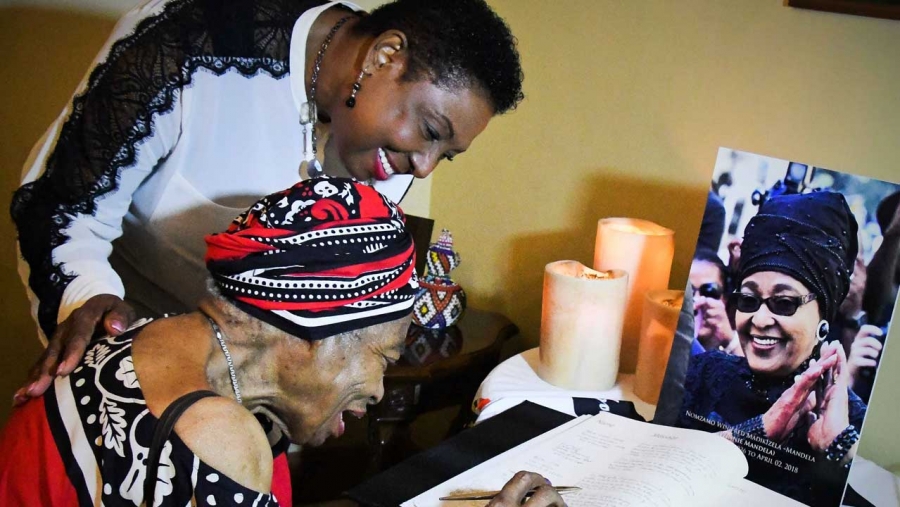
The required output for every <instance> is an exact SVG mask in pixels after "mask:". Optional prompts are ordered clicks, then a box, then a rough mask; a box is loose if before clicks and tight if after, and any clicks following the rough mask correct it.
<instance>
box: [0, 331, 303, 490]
mask: <svg viewBox="0 0 900 507" xmlns="http://www.w3.org/2000/svg"><path fill="white" fill-rule="evenodd" d="M134 331H135V330H134V329H133V330H131V331H129V332H127V333H125V334H124V335H122V336H121V337H117V338H109V337H108V338H103V339H100V340H97V341H94V342H92V343H91V345H90V346H89V347H88V350H87V353H86V354H85V357H84V359H82V362H81V364H80V365H79V367H78V368H76V369H75V371H74V372H73V373H72V374H71V375H69V376H67V377H62V378H57V379H56V381H55V382H54V383H53V385H51V387H50V389H48V390H47V392H46V393H45V394H44V396H42V397H40V398H37V399H33V400H30V401H28V402H27V403H26V404H25V405H23V406H21V407H19V408H17V409H16V410H15V411H13V413H12V415H11V417H10V419H9V422H8V423H7V425H6V427H5V428H4V429H3V431H2V433H0V505H2V506H7V505H9V506H18V505H23V506H29V507H31V506H65V507H68V506H72V505H82V506H93V505H99V504H101V503H103V504H106V505H132V504H137V503H139V502H141V501H142V500H143V484H144V474H145V473H146V463H147V460H146V458H147V454H148V452H149V448H150V442H151V439H152V436H153V432H154V430H155V428H156V423H157V420H156V418H155V417H153V415H152V414H150V412H149V410H148V409H147V407H146V404H145V402H144V399H143V394H142V392H141V390H140V385H139V383H138V381H137V377H136V376H135V374H134V369H133V364H132V359H131V339H132V338H133V336H134ZM273 452H274V451H273ZM273 465H274V466H273V474H272V486H271V493H272V494H271V495H270V494H264V493H260V492H257V491H253V490H250V489H248V488H246V487H244V486H241V485H240V484H238V483H236V482H234V481H233V480H232V479H230V478H229V477H228V476H226V475H224V474H222V473H221V472H219V471H218V470H216V469H214V468H212V467H211V466H209V465H208V464H206V463H205V462H203V460H201V459H199V457H197V456H196V455H194V453H193V452H192V451H191V450H190V449H189V448H188V447H187V446H186V445H185V444H184V443H183V442H182V441H181V439H180V438H178V436H177V434H175V433H172V434H171V435H170V436H169V439H167V441H166V442H165V445H164V446H163V447H162V451H161V453H160V468H159V471H158V472H157V475H156V477H157V490H156V495H157V496H156V504H157V505H159V506H160V507H169V506H178V507H183V506H184V505H196V506H198V507H199V506H207V505H209V506H212V505H215V506H218V507H221V506H226V505H229V506H232V505H233V506H238V505H241V506H242V505H254V506H270V507H271V506H273V505H277V504H280V505H288V506H289V505H291V502H292V500H293V499H292V494H291V482H290V472H289V470H288V465H287V457H286V454H285V453H284V452H278V453H277V454H276V458H275V462H274V464H273Z"/></svg>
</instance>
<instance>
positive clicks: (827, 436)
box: [806, 342, 850, 452]
mask: <svg viewBox="0 0 900 507" xmlns="http://www.w3.org/2000/svg"><path fill="white" fill-rule="evenodd" d="M820 357H821V358H822V359H821V361H820V363H825V361H827V360H829V359H834V361H833V362H834V366H833V367H831V379H832V382H830V384H829V385H828V386H826V387H825V393H824V397H823V399H822V401H821V403H820V404H819V405H820V406H821V407H822V408H821V410H820V413H818V414H815V418H816V420H815V422H813V423H812V425H811V426H810V427H809V432H808V433H807V434H806V438H807V439H808V440H809V445H810V446H812V448H813V449H815V450H817V451H819V452H824V451H825V449H826V448H827V447H828V446H829V445H830V444H831V442H833V441H834V439H835V438H837V436H838V435H840V434H841V432H842V431H844V429H845V428H847V426H849V425H850V416H849V395H848V394H847V389H848V388H849V386H850V371H849V368H848V367H847V357H846V356H845V355H844V347H842V346H841V344H840V343H838V342H831V343H826V344H824V345H822V349H821V354H820Z"/></svg>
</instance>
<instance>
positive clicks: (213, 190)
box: [11, 0, 522, 402]
mask: <svg viewBox="0 0 900 507" xmlns="http://www.w3.org/2000/svg"><path fill="white" fill-rule="evenodd" d="M521 81H522V71H521V67H520V64H519V56H518V53H517V51H516V48H515V40H514V38H513V36H512V34H511V33H510V31H509V28H508V27H507V26H506V24H505V23H504V22H503V20H502V19H500V18H499V17H498V16H497V15H496V14H495V13H494V12H493V11H492V10H491V9H490V8H489V7H488V6H487V5H486V4H485V2H484V1H483V0H454V1H452V2H447V1H444V0H397V1H396V2H393V3H391V4H388V5H385V6H383V7H381V8H379V9H377V10H375V11H374V12H373V13H372V14H371V15H366V14H365V13H364V12H361V11H360V9H359V8H358V7H356V6H355V5H353V4H351V3H349V2H343V1H341V2H331V3H327V2H324V1H321V0H253V1H250V0H147V1H145V2H144V3H143V4H142V5H140V6H139V7H137V8H136V9H135V10H133V11H131V12H130V13H128V14H127V15H126V16H125V17H123V18H122V20H121V21H120V22H119V24H118V25H117V27H116V29H115V31H114V34H113V36H112V37H111V39H110V41H109V42H108V43H107V45H106V46H105V47H104V49H103V50H102V52H101V54H100V56H98V58H97V59H96V61H95V66H94V68H93V69H92V70H91V71H90V73H89V75H88V77H87V78H86V79H85V81H84V82H83V83H82V84H81V85H80V87H79V89H78V91H77V93H76V95H75V97H74V98H73V100H72V102H71V103H70V104H69V105H68V107H67V108H66V109H65V110H64V111H63V112H62V114H61V115H60V116H59V118H58V119H57V121H56V122H55V123H54V124H53V125H52V126H51V127H50V129H49V130H48V131H47V133H46V134H45V136H44V137H43V139H42V140H41V141H40V142H39V143H38V145H37V146H36V147H35V149H34V150H33V151H32V154H31V157H30V158H29V160H28V162H27V164H26V168H25V174H24V177H23V185H22V187H21V188H20V189H19V190H18V191H17V192H16V194H15V196H14V198H13V202H12V206H11V213H12V216H13V219H14V221H15V223H16V226H17V228H18V231H19V247H20V250H21V253H22V257H23V258H24V263H22V264H20V272H21V273H22V276H23V278H24V279H25V280H26V281H27V286H28V289H29V291H28V292H29V297H30V298H31V301H32V310H33V313H34V314H35V317H36V319H37V321H38V322H39V324H40V329H41V330H42V332H43V336H47V337H51V338H50V340H49V344H48V348H47V351H46V352H45V354H44V356H43V357H42V359H41V360H40V361H39V363H38V364H37V365H36V366H35V368H34V370H33V372H32V376H31V380H30V381H29V383H28V384H27V385H26V386H25V387H24V388H23V389H21V390H20V391H19V392H17V393H16V401H17V402H21V401H24V400H25V399H27V398H28V397H30V396H36V395H39V394H40V393H42V392H43V391H44V390H45V389H46V388H47V386H48V385H49V383H50V381H51V378H52V376H53V375H56V374H68V373H70V372H71V371H72V369H73V368H74V367H75V365H76V364H77V362H78V360H79V359H80V357H81V355H82V354H83V353H84V350H85V346H86V344H87V342H88V341H89V340H90V338H91V336H92V335H93V334H94V333H95V332H96V331H103V330H104V329H105V331H106V332H108V333H110V334H111V335H117V334H119V333H121V332H122V331H123V330H125V329H126V328H127V327H128V326H129V325H130V323H131V322H132V321H133V320H134V319H135V316H136V315H140V316H145V315H160V314H163V313H166V312H173V311H174V312H178V311H185V310H187V309H189V308H192V307H194V306H195V305H196V303H197V301H198V300H199V298H200V297H201V296H202V294H203V292H204V282H203V279H204V269H203V253H204V245H203V237H204V236H205V235H206V234H208V233H211V232H213V231H215V230H217V229H220V228H222V227H223V226H224V225H226V224H228V223H229V221H230V220H231V219H232V218H233V217H234V216H236V215H237V214H239V213H240V212H241V211H242V209H243V208H245V207H246V206H247V205H249V204H250V203H252V202H254V201H255V199H256V198H257V197H258V196H259V195H265V194H268V193H271V192H272V191H273V190H276V189H280V188H285V187H287V186H290V185H292V184H293V183H295V182H296V181H297V179H299V178H301V177H304V178H305V177H309V176H315V175H318V174H319V173H320V171H322V170H323V168H322V167H321V166H320V165H319V163H318V159H317V158H316V157H317V155H318V158H323V155H324V172H325V173H326V174H327V175H331V176H351V177H353V178H356V179H357V180H360V181H365V182H370V183H371V184H373V185H374V186H375V188H377V189H378V190H379V191H381V192H382V193H383V194H384V195H386V196H388V197H389V198H390V199H392V200H394V201H399V200H401V199H402V197H403V195H404V194H405V193H406V190H407V189H408V187H409V185H410V184H411V181H412V178H413V177H419V178H424V177H426V176H427V175H428V174H430V173H431V172H432V171H433V170H434V168H435V166H436V165H437V164H438V162H440V161H441V160H442V159H448V160H450V159H452V158H453V157H454V156H456V155H457V154H459V153H462V152H464V151H465V150H466V149H467V148H468V147H469V145H470V144H471V142H472V140H473V139H474V138H475V137H476V136H477V135H478V134H479V133H481V131H482V130H483V129H484V128H485V127H486V125H487V123H488V121H489V120H490V118H491V117H492V116H493V115H496V114H501V113H504V112H506V111H508V110H510V109H512V108H514V107H515V106H516V105H517V104H518V102H519V101H520V100H521V99H522V91H521ZM326 125H327V126H328V127H329V128H330V135H329V137H328V140H327V142H323V128H324V126H326ZM323 144H324V145H325V146H324V147H323ZM323 152H324V153H323ZM188 217H189V218H188ZM114 240H116V241H115V243H113V241H114ZM126 298H127V299H126Z"/></svg>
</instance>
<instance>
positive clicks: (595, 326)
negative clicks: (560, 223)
mask: <svg viewBox="0 0 900 507" xmlns="http://www.w3.org/2000/svg"><path fill="white" fill-rule="evenodd" d="M627 288H628V274H627V273H625V272H624V271H622V270H611V271H607V272H599V271H594V270H593V269H590V268H588V267H586V266H584V265H583V264H581V263H580V262H577V261H558V262H551V263H550V264H547V266H546V267H545V268H544V294H543V299H542V301H541V348H540V358H541V360H540V363H539V364H538V375H539V376H540V377H541V378H542V379H544V380H546V381H547V382H549V383H551V384H553V385H555V386H558V387H562V388H565V389H577V390H589V391H605V390H607V389H610V388H612V387H613V386H614V385H615V383H616V374H617V373H618V371H619V345H620V343H621V337H622V321H623V319H624V315H625V296H626V293H627Z"/></svg>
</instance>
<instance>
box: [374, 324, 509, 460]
mask: <svg viewBox="0 0 900 507" xmlns="http://www.w3.org/2000/svg"><path fill="white" fill-rule="evenodd" d="M517 332H518V328H517V327H516V326H515V325H514V324H513V323H512V322H510V320H509V319H507V318H506V317H504V316H502V315H500V314H498V313H494V312H487V311H483V310H477V309H472V308H470V309H467V310H466V312H465V314H464V315H463V317H462V319H460V321H459V322H458V323H457V324H456V325H455V326H451V327H449V328H447V329H444V330H440V331H432V330H427V329H423V328H420V327H417V326H415V325H413V326H412V327H411V328H410V331H409V335H408V337H407V342H406V351H405V352H404V354H403V358H402V359H401V360H400V361H399V362H398V363H397V364H395V365H391V366H389V367H388V369H387V372H386V373H385V376H384V398H383V399H382V401H381V403H379V404H378V405H374V406H372V407H370V408H369V412H368V416H369V427H368V432H369V435H368V439H369V444H370V446H371V447H372V449H373V450H374V453H373V454H374V457H373V463H372V465H371V468H372V470H374V471H380V470H383V469H385V468H387V467H389V466H391V465H392V464H394V463H398V462H399V461H401V460H402V459H404V458H406V457H408V456H410V455H411V454H413V453H414V452H415V451H416V450H417V449H416V448H415V446H414V445H413V444H412V440H411V438H410V432H409V425H410V423H412V422H413V421H414V420H415V419H416V417H417V416H418V415H419V414H422V413H424V412H429V411H432V410H438V409H441V408H445V407H449V406H454V405H460V410H459V412H458V413H457V415H456V418H455V419H454V421H453V423H452V424H451V427H450V432H449V434H448V436H449V435H452V434H454V433H456V432H458V431H459V430H461V429H462V428H463V427H464V425H465V424H466V423H467V422H470V421H471V420H473V419H474V416H473V415H471V414H472V412H471V410H470V407H469V406H470V404H471V403H472V398H473V397H474V396H475V391H476V390H477V389H478V386H479V385H480V384H481V381H482V380H484V378H485V377H486V376H487V374H488V373H490V371H491V370H492V369H493V368H494V367H495V366H497V364H498V362H499V360H500V348H501V347H502V345H503V342H505V341H506V340H508V339H509V338H510V337H512V336H513V335H515V334H516V333H517Z"/></svg>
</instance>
